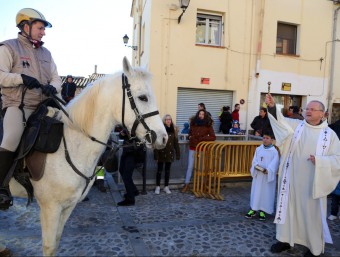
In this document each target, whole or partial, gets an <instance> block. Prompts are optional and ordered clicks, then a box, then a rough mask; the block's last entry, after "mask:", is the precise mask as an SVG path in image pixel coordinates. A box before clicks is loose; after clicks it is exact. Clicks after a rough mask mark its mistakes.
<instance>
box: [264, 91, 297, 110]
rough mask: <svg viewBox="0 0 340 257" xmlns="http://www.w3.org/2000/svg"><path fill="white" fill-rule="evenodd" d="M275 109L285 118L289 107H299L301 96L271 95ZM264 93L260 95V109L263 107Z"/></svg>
mask: <svg viewBox="0 0 340 257" xmlns="http://www.w3.org/2000/svg"><path fill="white" fill-rule="evenodd" d="M272 96H273V97H274V100H275V103H276V108H279V109H280V110H281V112H282V114H283V115H284V116H287V111H288V109H289V106H298V107H301V103H302V96H300V95H280V94H272ZM265 98H266V93H261V107H262V106H264V105H265Z"/></svg>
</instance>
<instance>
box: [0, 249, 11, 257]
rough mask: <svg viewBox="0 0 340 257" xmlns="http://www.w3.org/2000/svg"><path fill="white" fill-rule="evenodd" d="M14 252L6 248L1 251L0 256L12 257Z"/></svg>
mask: <svg viewBox="0 0 340 257" xmlns="http://www.w3.org/2000/svg"><path fill="white" fill-rule="evenodd" d="M11 256H12V253H11V251H10V250H9V249H8V248H5V249H4V250H2V251H1V252H0V257H11Z"/></svg>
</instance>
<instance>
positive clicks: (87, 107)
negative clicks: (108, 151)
mask: <svg viewBox="0 0 340 257" xmlns="http://www.w3.org/2000/svg"><path fill="white" fill-rule="evenodd" d="M104 79H105V77H103V78H101V79H98V80H95V81H94V82H92V83H91V84H89V85H87V86H86V88H85V89H83V91H82V92H81V93H80V94H79V95H77V96H76V97H75V98H74V99H73V100H72V101H71V102H70V103H69V105H68V106H67V111H68V114H69V116H70V119H71V120H69V119H64V123H67V124H68V125H69V126H70V127H71V128H75V129H79V130H81V131H82V132H83V133H85V134H86V135H89V132H90V129H91V125H92V121H93V117H94V114H95V112H96V102H97V98H98V95H99V92H100V90H101V85H102V84H103V80H104Z"/></svg>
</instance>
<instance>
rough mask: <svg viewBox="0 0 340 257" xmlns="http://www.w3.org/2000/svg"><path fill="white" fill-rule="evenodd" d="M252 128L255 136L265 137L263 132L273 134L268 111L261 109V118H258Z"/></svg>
mask: <svg viewBox="0 0 340 257" xmlns="http://www.w3.org/2000/svg"><path fill="white" fill-rule="evenodd" d="M250 126H251V127H252V128H253V129H254V135H255V136H261V137H262V136H263V131H265V130H269V131H270V132H272V131H273V130H272V127H271V125H270V122H269V119H268V114H267V109H266V108H263V107H262V108H261V109H260V114H259V116H256V117H255V118H254V120H253V122H252V123H251V124H250Z"/></svg>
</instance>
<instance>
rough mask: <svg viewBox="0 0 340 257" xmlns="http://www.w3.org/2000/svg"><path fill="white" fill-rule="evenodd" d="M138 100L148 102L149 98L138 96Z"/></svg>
mask: <svg viewBox="0 0 340 257" xmlns="http://www.w3.org/2000/svg"><path fill="white" fill-rule="evenodd" d="M138 99H139V100H141V101H143V102H147V101H148V97H147V96H146V95H141V96H138Z"/></svg>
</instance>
